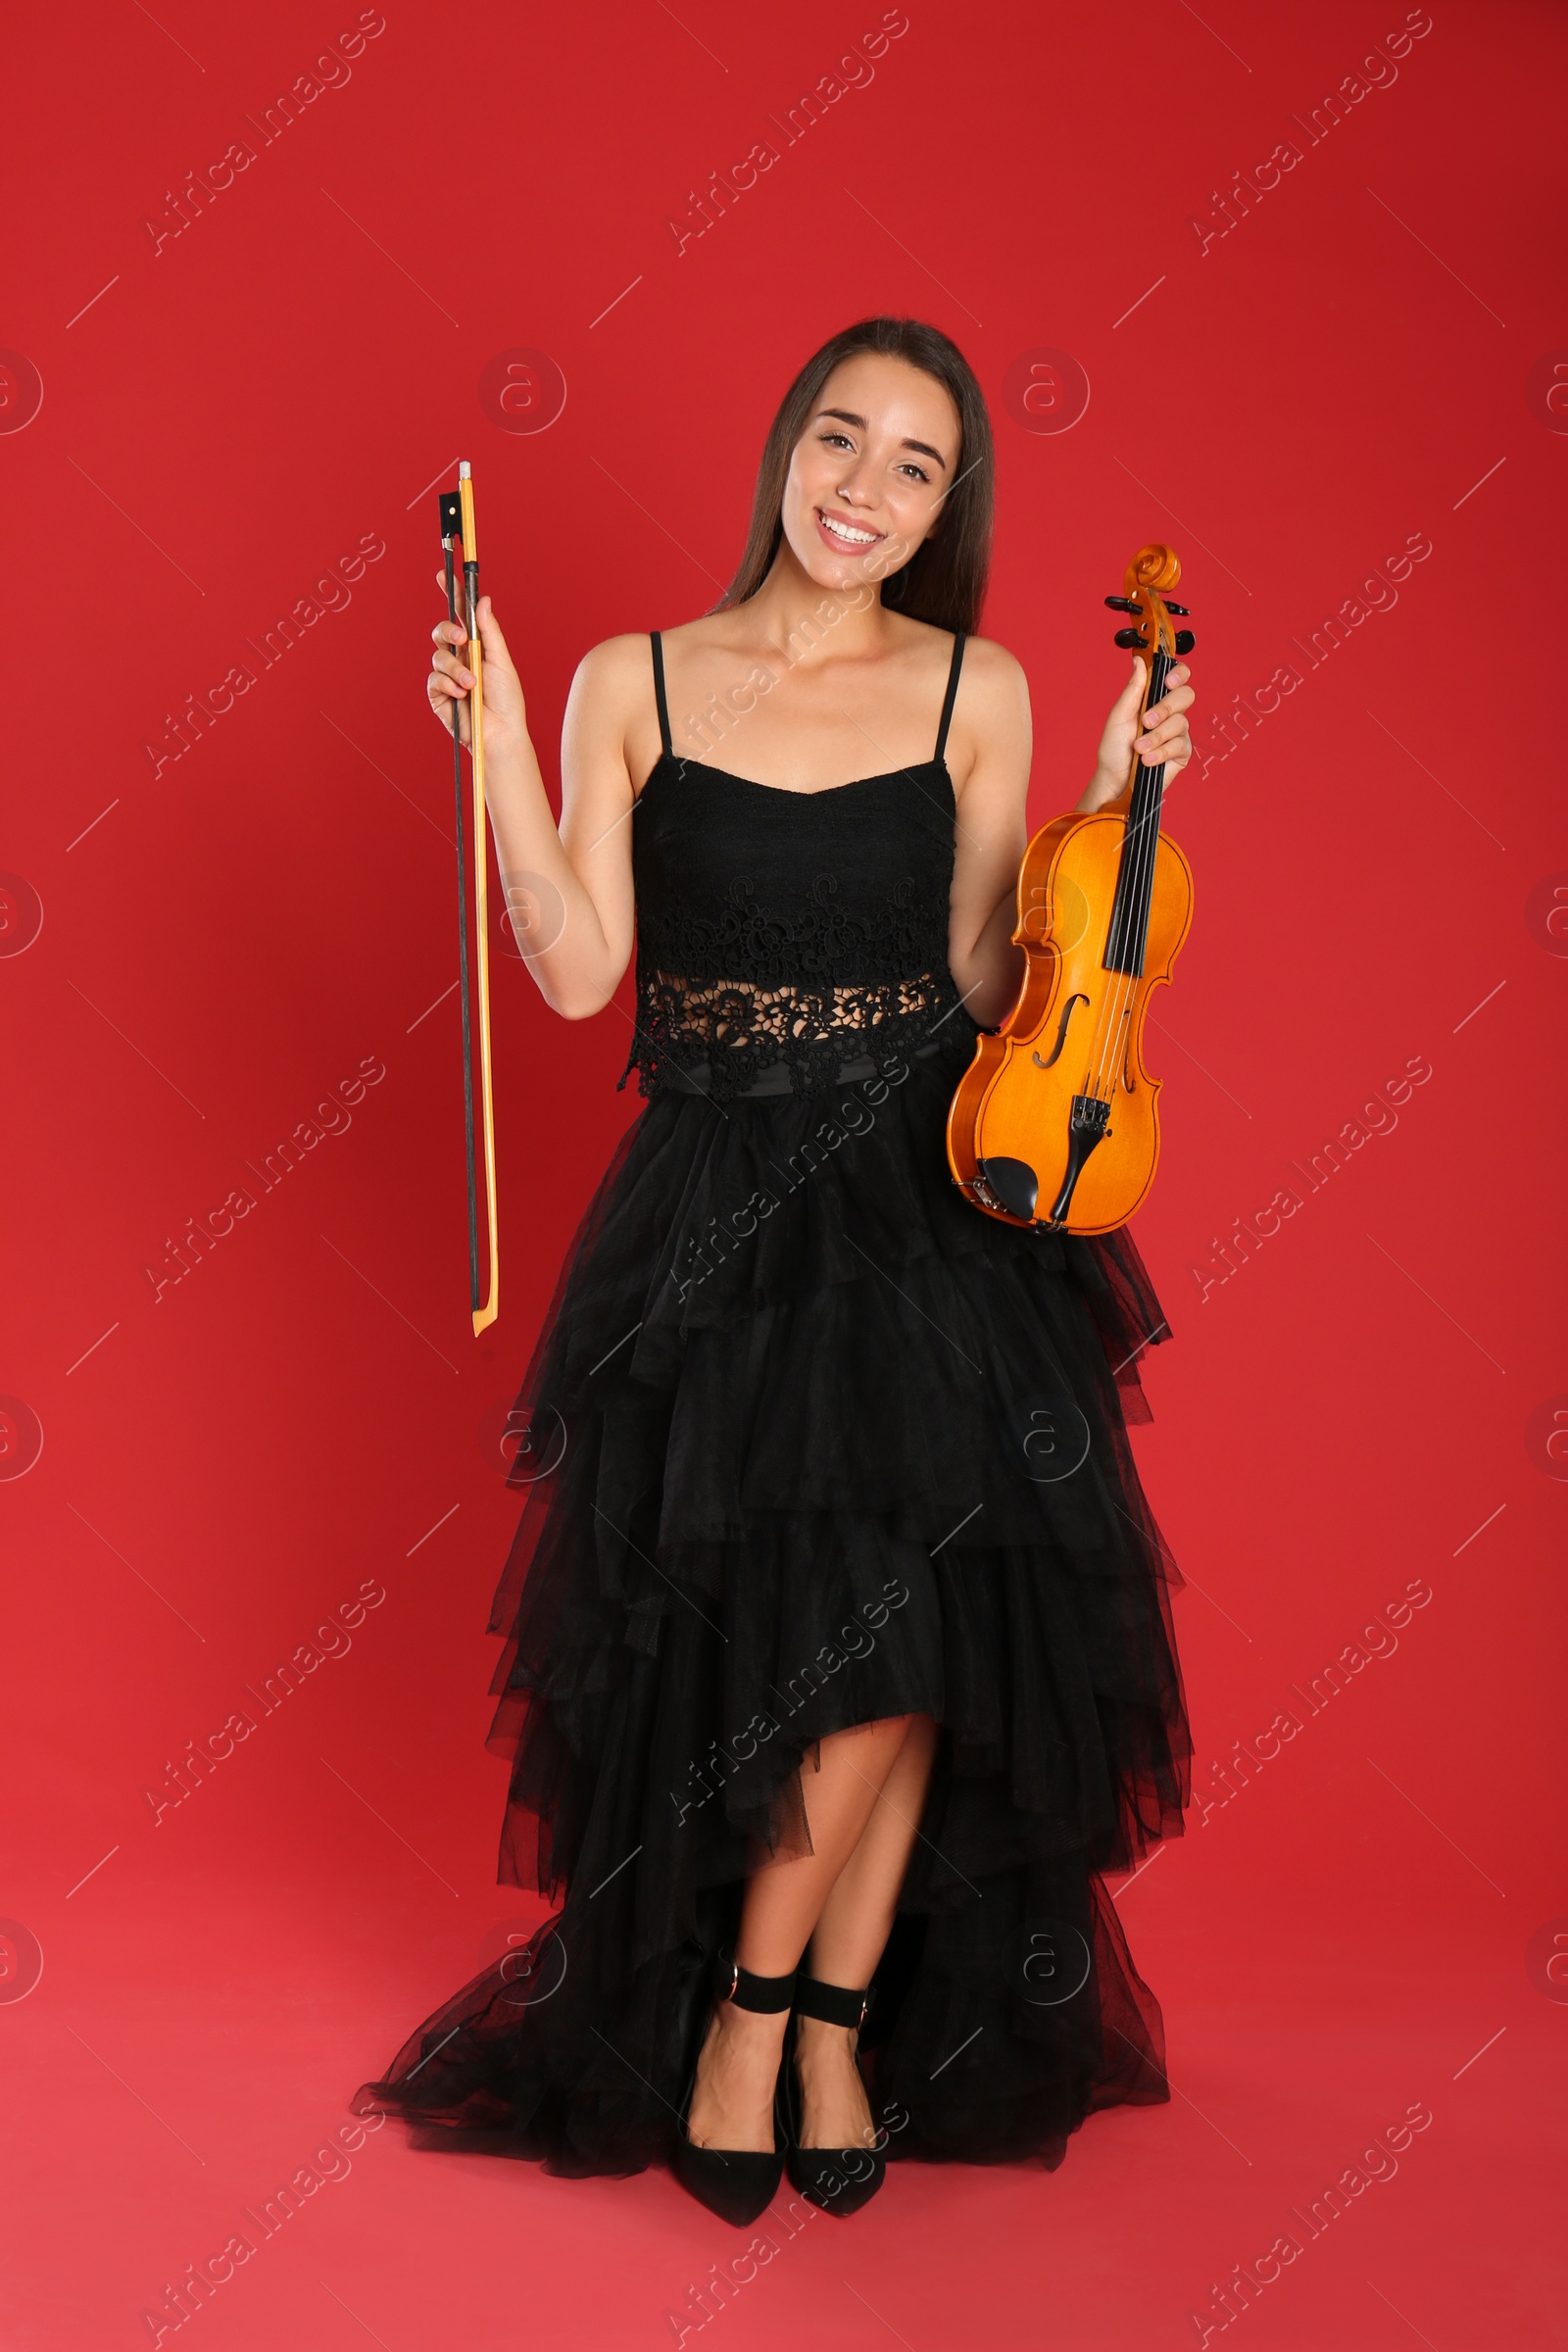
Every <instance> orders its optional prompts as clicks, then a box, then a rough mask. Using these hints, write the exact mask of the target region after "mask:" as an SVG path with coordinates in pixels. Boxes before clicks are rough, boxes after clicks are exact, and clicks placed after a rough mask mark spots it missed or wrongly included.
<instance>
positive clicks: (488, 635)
mask: <svg viewBox="0 0 1568 2352" xmlns="http://www.w3.org/2000/svg"><path fill="white" fill-rule="evenodd" d="M477 613H478V620H479V642H480V644H481V645H482V646H483V647H484V650H485V653H486V654H487V655H488V656H489V658H490V659H491V660H492V661H502V662H510V661H511V659H512V657H511V655H510V654H509V653H508V652H507V641H506V639H505V637H503V635H502V634H501V623H500V622H499V621H498V620H497V618H496V616H495V612H494V609H493V607H492V605H491V603H490V599H489V598H488V597H487V596H481V597H480V599H479V603H478V607H477Z"/></svg>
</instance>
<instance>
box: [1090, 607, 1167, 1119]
mask: <svg viewBox="0 0 1568 2352" xmlns="http://www.w3.org/2000/svg"><path fill="white" fill-rule="evenodd" d="M1157 651H1158V628H1157V625H1156V629H1155V653H1156V654H1157ZM1153 683H1154V673H1153V657H1151V662H1150V673H1149V691H1148V693H1147V694H1146V695H1145V696H1144V697H1143V699H1142V701H1141V702H1140V705H1139V713H1138V725H1139V728H1140V729H1141V728H1142V724H1143V717H1144V712H1145V711H1146V710H1147V709H1148V707H1149V703H1150V701H1151V700H1157V699H1158V698H1157V697H1155V696H1154V695H1153ZM1133 760H1134V763H1135V765H1137V766H1141V765H1142V763H1141V762H1140V761H1139V760H1138V748H1137V739H1136V737H1135V741H1134V746H1133ZM1147 772H1148V771H1147V769H1145V770H1144V773H1147ZM1141 781H1142V776H1135V778H1134V782H1133V799H1134V801H1136V799H1137V795H1138V785H1139V783H1140V782H1141ZM1139 821H1140V822H1141V821H1142V818H1140V819H1139ZM1127 823H1128V825H1129V826H1130V827H1133V828H1134V830H1133V837H1132V841H1131V844H1130V850H1131V855H1130V856H1126V867H1127V884H1128V888H1127V893H1126V899H1125V902H1124V907H1125V908H1131V907H1136V905H1137V900H1138V894H1139V892H1140V891H1141V888H1142V871H1141V860H1142V858H1143V853H1144V844H1143V841H1142V840H1141V838H1140V835H1139V832H1138V830H1137V827H1136V825H1135V811H1134V809H1133V807H1132V806H1131V805H1129V808H1128V810H1127ZM1124 843H1125V837H1124ZM1124 856H1125V848H1124ZM1116 903H1117V901H1116V895H1114V894H1113V896H1112V900H1111V914H1112V920H1114V916H1115V910H1116ZM1127 928H1128V926H1127V924H1126V922H1125V921H1124V923H1123V926H1122V938H1123V943H1124V950H1123V952H1125V940H1126V936H1127ZM1129 977H1130V978H1131V983H1132V988H1131V994H1136V992H1137V986H1138V978H1137V974H1136V973H1134V974H1131V975H1127V974H1124V973H1121V972H1117V973H1115V974H1113V975H1112V976H1111V978H1110V985H1109V987H1108V988H1107V990H1106V993H1105V998H1104V1002H1103V1005H1102V1006H1101V1011H1100V1016H1099V1018H1098V1020H1097V1021H1096V1023H1095V1030H1094V1035H1093V1037H1092V1039H1091V1042H1090V1055H1089V1068H1088V1071H1087V1073H1086V1075H1085V1082H1084V1092H1085V1093H1086V1094H1087V1095H1090V1096H1091V1097H1092V1098H1093V1099H1096V1100H1098V1099H1100V1097H1101V1094H1102V1092H1103V1089H1104V1088H1105V1084H1106V1080H1105V1057H1106V1055H1107V1054H1109V1055H1110V1056H1111V1057H1112V1059H1113V1058H1114V1047H1115V1040H1116V1034H1117V1030H1118V1028H1119V1026H1120V1023H1121V1018H1122V1010H1123V1007H1122V1004H1121V998H1122V993H1123V991H1122V982H1123V980H1124V979H1126V978H1129ZM1127 1010H1128V1011H1130V1010H1131V1001H1130V996H1129V1002H1128V1005H1127Z"/></svg>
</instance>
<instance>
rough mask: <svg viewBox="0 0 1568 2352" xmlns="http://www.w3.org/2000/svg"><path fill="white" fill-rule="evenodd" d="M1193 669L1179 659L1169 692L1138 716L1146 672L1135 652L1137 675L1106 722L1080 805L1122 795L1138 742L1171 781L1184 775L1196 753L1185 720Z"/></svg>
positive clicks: (1088, 806) (1147, 759) (1098, 806)
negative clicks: (1098, 751) (1087, 787)
mask: <svg viewBox="0 0 1568 2352" xmlns="http://www.w3.org/2000/svg"><path fill="white" fill-rule="evenodd" d="M1190 674H1191V673H1190V672H1189V670H1188V667H1187V664H1186V662H1177V664H1176V666H1175V668H1174V669H1173V670H1172V671H1171V672H1170V676H1169V678H1168V679H1167V681H1166V686H1165V692H1164V693H1163V695H1161V697H1160V699H1159V701H1158V702H1157V703H1151V704H1150V706H1149V709H1148V710H1147V711H1145V712H1144V713H1143V717H1142V720H1141V721H1140V717H1139V711H1138V706H1139V703H1140V702H1141V701H1142V699H1143V692H1144V679H1145V675H1146V672H1145V668H1144V663H1143V662H1142V660H1141V659H1140V657H1139V656H1138V655H1137V654H1135V655H1134V656H1133V674H1132V676H1131V677H1130V678H1129V679H1128V681H1127V684H1126V686H1125V687H1124V688H1123V690H1122V692H1121V694H1120V696H1119V697H1118V699H1117V701H1116V704H1115V707H1114V709H1113V710H1112V711H1111V713H1110V716H1109V717H1108V718H1107V719H1106V721H1105V732H1104V734H1103V736H1102V737H1101V739H1100V756H1099V759H1098V760H1097V761H1096V763H1095V774H1094V780H1093V782H1092V783H1091V784H1090V787H1089V790H1088V791H1087V792H1086V793H1085V794H1084V797H1083V799H1082V800H1081V801H1080V802H1079V804H1078V806H1079V808H1080V809H1103V808H1104V807H1105V805H1106V803H1107V802H1110V801H1114V800H1119V799H1120V797H1121V795H1122V793H1123V792H1125V790H1126V789H1127V771H1128V769H1129V767H1130V766H1131V764H1132V758H1133V746H1134V744H1135V743H1136V744H1137V747H1138V756H1139V758H1140V759H1141V760H1144V762H1145V763H1146V765H1148V766H1150V767H1158V766H1159V765H1161V764H1163V766H1164V769H1165V782H1166V783H1167V785H1168V784H1170V783H1172V782H1174V780H1175V778H1176V777H1177V776H1179V775H1180V774H1181V772H1182V769H1183V768H1184V767H1185V766H1186V765H1187V762H1188V760H1190V759H1191V758H1192V756H1193V738H1192V733H1191V731H1190V729H1189V727H1188V724H1187V713H1188V711H1190V710H1191V708H1192V706H1193V702H1194V699H1195V698H1194V694H1193V690H1192V688H1191V686H1189V685H1188V683H1187V680H1188V677H1189V675H1190Z"/></svg>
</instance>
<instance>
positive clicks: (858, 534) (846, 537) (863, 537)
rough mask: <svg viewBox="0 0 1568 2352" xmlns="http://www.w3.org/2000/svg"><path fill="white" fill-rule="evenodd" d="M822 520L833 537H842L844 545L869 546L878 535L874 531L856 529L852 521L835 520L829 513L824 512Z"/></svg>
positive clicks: (872, 544)
mask: <svg viewBox="0 0 1568 2352" xmlns="http://www.w3.org/2000/svg"><path fill="white" fill-rule="evenodd" d="M822 521H823V523H824V525H825V527H826V528H827V529H828V530H830V531H831V532H832V534H833V536H834V538H835V539H842V540H843V541H844V544H845V546H846V547H871V546H874V545H875V543H876V541H877V539H878V538H879V536H880V533H878V532H876V531H858V530H857V529H856V528H855V526H854V524H853V523H847V522H836V521H835V520H834V518H833V516H832V515H823V517H822Z"/></svg>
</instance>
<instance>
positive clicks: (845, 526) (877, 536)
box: [815, 507, 887, 556]
mask: <svg viewBox="0 0 1568 2352" xmlns="http://www.w3.org/2000/svg"><path fill="white" fill-rule="evenodd" d="M815 514H816V527H817V531H818V533H819V534H820V536H821V537H822V539H823V540H824V541H825V542H826V544H827V545H828V546H829V547H831V548H836V549H837V550H838V552H839V553H840V554H841V555H846V556H863V555H866V554H867V553H868V552H869V551H870V550H871V549H872V548H873V547H876V546H878V545H879V544H880V543H881V541H882V540H883V539H885V538H886V536H887V533H886V532H885V531H869V530H867V529H866V528H865V526H864V525H863V524H862V523H852V522H851V521H850V520H849V517H848V516H847V515H828V514H827V513H825V512H824V510H823V509H822V508H821V507H818V508H816V510H815Z"/></svg>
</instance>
